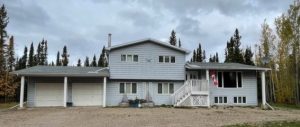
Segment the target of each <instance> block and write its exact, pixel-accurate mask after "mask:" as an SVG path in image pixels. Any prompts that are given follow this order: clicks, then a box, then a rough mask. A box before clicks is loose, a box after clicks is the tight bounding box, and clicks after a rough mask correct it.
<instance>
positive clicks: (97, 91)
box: [12, 66, 109, 108]
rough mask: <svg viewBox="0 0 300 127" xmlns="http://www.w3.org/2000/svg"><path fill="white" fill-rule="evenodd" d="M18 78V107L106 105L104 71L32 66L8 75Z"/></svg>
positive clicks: (107, 72) (105, 75)
mask: <svg viewBox="0 0 300 127" xmlns="http://www.w3.org/2000/svg"><path fill="white" fill-rule="evenodd" d="M12 73H13V74H15V75H17V76H19V77H21V86H20V108H23V106H24V105H23V104H24V87H25V82H26V83H27V91H26V92H27V106H28V107H50V106H63V107H67V106H69V105H73V106H103V107H105V106H106V82H107V77H108V76H109V71H108V68H100V67H69V66H35V67H30V68H27V69H23V70H18V71H14V72H12Z"/></svg>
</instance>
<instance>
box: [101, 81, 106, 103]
mask: <svg viewBox="0 0 300 127" xmlns="http://www.w3.org/2000/svg"><path fill="white" fill-rule="evenodd" d="M102 101H103V102H102V107H104V108H105V107H106V77H104V78H103V99H102Z"/></svg>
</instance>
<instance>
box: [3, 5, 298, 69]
mask: <svg viewBox="0 0 300 127" xmlns="http://www.w3.org/2000/svg"><path fill="white" fill-rule="evenodd" d="M0 1H1V2H0V3H3V2H4V4H5V5H6V7H7V10H8V15H9V21H10V22H9V25H8V28H7V31H8V33H9V34H10V35H14V36H15V45H16V53H17V55H18V56H21V55H22V54H23V53H22V52H23V50H24V46H25V45H26V46H28V47H29V46H30V43H31V42H33V43H34V44H35V48H36V45H37V44H38V42H39V41H41V40H42V39H43V38H45V39H46V40H48V47H49V48H48V53H49V62H51V61H55V58H56V53H57V51H58V50H59V51H62V48H63V46H64V45H67V47H68V51H69V53H70V60H71V63H70V64H69V65H76V63H77V60H78V58H80V59H85V56H89V57H90V59H91V57H92V56H93V55H94V54H96V55H97V58H98V57H99V53H100V50H101V49H102V47H103V45H107V34H108V33H112V45H115V44H120V43H124V42H128V41H134V40H139V39H143V38H154V39H158V40H161V41H165V42H167V41H168V38H169V36H170V33H171V30H172V29H174V30H175V31H176V33H177V34H176V35H177V37H179V38H180V39H181V41H182V45H183V47H184V48H186V49H189V50H191V51H192V50H194V48H195V47H196V46H197V45H198V43H199V42H201V44H202V47H203V48H204V49H205V50H206V55H207V56H209V55H210V54H214V53H215V52H219V56H220V57H221V59H222V60H223V58H224V49H225V45H226V42H227V40H229V38H230V36H232V35H233V32H234V30H235V29H236V28H238V29H239V31H240V33H241V35H242V41H241V42H242V46H241V47H242V48H246V46H247V45H248V46H251V47H252V49H253V50H254V44H256V43H257V42H258V41H259V38H260V31H261V24H262V23H263V21H264V19H267V22H268V23H270V24H271V25H272V24H273V23H274V19H275V18H276V17H278V16H280V15H281V14H282V13H283V12H285V11H286V10H287V9H288V7H289V5H290V4H291V3H292V0H209V1H208V0H143V1H142V0H140V1H138V0H124V1H122V2H121V1H119V2H117V1H108V0H81V1H80V2H79V1H74V0H0ZM188 59H189V58H188Z"/></svg>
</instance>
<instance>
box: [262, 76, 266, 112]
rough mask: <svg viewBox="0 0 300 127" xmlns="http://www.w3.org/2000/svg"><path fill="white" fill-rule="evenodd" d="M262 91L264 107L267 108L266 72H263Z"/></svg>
mask: <svg viewBox="0 0 300 127" xmlns="http://www.w3.org/2000/svg"><path fill="white" fill-rule="evenodd" d="M261 92H262V108H266V76H265V72H264V71H262V72H261Z"/></svg>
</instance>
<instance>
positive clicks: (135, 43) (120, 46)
mask: <svg viewBox="0 0 300 127" xmlns="http://www.w3.org/2000/svg"><path fill="white" fill-rule="evenodd" d="M147 42H151V43H154V44H158V45H161V46H164V47H167V48H170V49H173V50H177V51H180V52H184V53H186V54H189V53H190V51H189V50H187V49H184V48H179V47H177V46H173V45H170V44H168V43H166V42H162V41H159V40H155V39H152V38H146V39H142V40H136V41H131V42H126V43H122V44H118V45H114V46H111V47H107V48H106V50H109V51H111V50H114V49H120V48H124V47H128V46H132V45H137V44H142V43H147Z"/></svg>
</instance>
